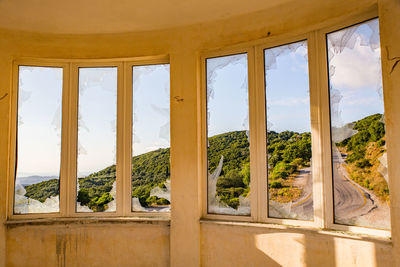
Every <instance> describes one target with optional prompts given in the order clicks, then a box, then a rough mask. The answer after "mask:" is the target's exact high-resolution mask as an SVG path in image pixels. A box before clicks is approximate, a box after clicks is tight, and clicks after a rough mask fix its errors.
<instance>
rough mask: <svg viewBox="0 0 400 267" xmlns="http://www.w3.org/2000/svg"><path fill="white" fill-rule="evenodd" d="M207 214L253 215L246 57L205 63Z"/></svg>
mask: <svg viewBox="0 0 400 267" xmlns="http://www.w3.org/2000/svg"><path fill="white" fill-rule="evenodd" d="M206 71H207V138H208V142H207V159H208V169H207V172H208V180H207V184H208V191H207V203H208V213H213V214H230V215H250V149H249V106H248V70H247V54H237V55H231V56H223V57H215V58H209V59H207V60H206Z"/></svg>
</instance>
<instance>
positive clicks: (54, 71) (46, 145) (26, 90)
mask: <svg viewBox="0 0 400 267" xmlns="http://www.w3.org/2000/svg"><path fill="white" fill-rule="evenodd" d="M62 90H63V69H62V68H49V67H29V66H20V67H19V82H18V126H17V127H18V131H17V169H16V179H15V195H14V197H15V199H14V200H15V202H14V213H16V214H26V213H49V212H58V211H59V192H60V190H59V177H60V160H61V104H62Z"/></svg>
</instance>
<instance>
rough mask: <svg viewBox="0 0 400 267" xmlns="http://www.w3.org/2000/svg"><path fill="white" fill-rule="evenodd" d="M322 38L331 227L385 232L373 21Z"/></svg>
mask: <svg viewBox="0 0 400 267" xmlns="http://www.w3.org/2000/svg"><path fill="white" fill-rule="evenodd" d="M326 39H327V46H328V48H327V49H328V64H329V84H330V87H329V93H330V107H331V109H330V111H331V112H330V115H331V138H332V165H333V198H334V219H335V223H338V224H345V225H357V226H365V227H374V228H381V229H390V211H389V187H388V179H389V177H388V175H387V171H386V170H387V160H386V145H385V143H386V138H385V117H384V108H383V92H382V81H381V77H382V74H381V64H380V61H381V58H380V44H379V24H378V19H373V20H370V21H367V22H365V23H361V24H358V25H355V26H352V27H349V28H345V29H342V30H339V31H335V32H332V33H329V34H327V36H326Z"/></svg>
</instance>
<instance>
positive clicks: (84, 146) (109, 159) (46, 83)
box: [17, 64, 170, 177]
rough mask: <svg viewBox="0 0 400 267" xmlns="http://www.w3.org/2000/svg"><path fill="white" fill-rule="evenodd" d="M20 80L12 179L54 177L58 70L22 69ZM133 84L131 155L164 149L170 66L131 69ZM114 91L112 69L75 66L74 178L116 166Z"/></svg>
mask: <svg viewBox="0 0 400 267" xmlns="http://www.w3.org/2000/svg"><path fill="white" fill-rule="evenodd" d="M20 81H22V83H20V85H19V91H20V94H19V117H20V118H21V119H20V120H19V124H20V125H19V128H18V171H17V177H26V176H32V175H39V176H59V169H60V148H61V146H60V145H61V139H60V136H61V128H60V127H59V128H58V129H57V130H55V124H54V123H55V122H58V123H59V125H60V126H61V95H62V68H42V67H21V71H20ZM133 87H134V88H135V89H134V98H136V100H134V108H135V112H134V114H133V117H134V120H135V121H136V122H135V129H134V130H135V133H136V135H135V136H136V137H133V141H134V144H133V154H134V155H139V154H142V153H145V152H148V151H151V150H155V149H158V148H161V147H163V148H164V147H169V146H170V141H169V139H170V137H169V65H168V64H167V65H152V66H138V67H134V68H133ZM116 95H117V68H80V69H79V100H78V101H79V104H78V111H79V120H78V125H79V129H78V147H79V150H78V151H79V155H78V162H77V163H78V177H81V176H84V175H87V174H90V173H92V172H95V171H99V170H101V169H104V168H105V167H108V166H110V165H112V164H115V160H116V131H115V130H116V114H117V113H116V112H117V98H116ZM24 99H27V100H26V101H24ZM55 118H56V119H55Z"/></svg>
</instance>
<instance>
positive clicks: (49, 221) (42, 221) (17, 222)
mask: <svg viewBox="0 0 400 267" xmlns="http://www.w3.org/2000/svg"><path fill="white" fill-rule="evenodd" d="M132 223H133V224H137V223H140V224H161V225H166V226H169V225H170V219H169V218H162V217H107V218H105V217H85V218H37V219H12V220H8V221H6V222H4V224H5V225H6V226H7V227H8V228H14V227H17V226H27V225H69V224H80V225H88V224H132Z"/></svg>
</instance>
